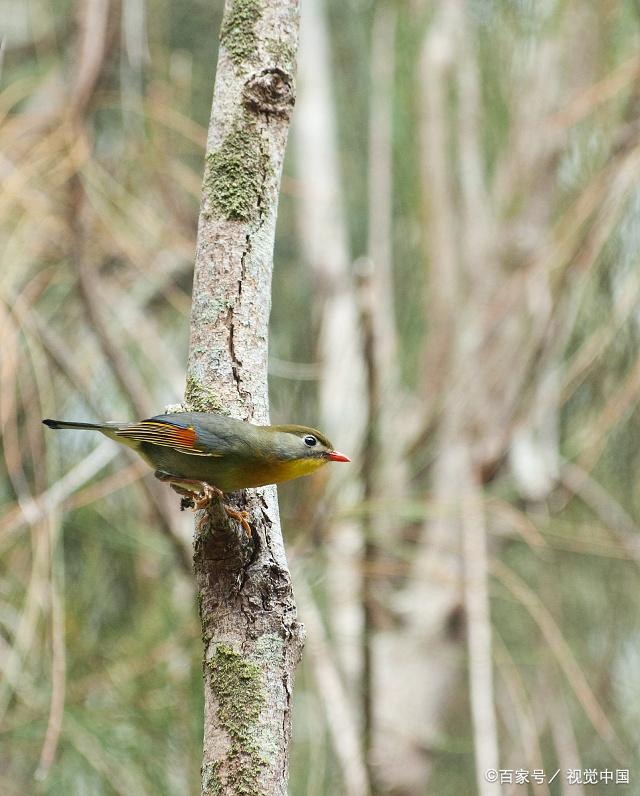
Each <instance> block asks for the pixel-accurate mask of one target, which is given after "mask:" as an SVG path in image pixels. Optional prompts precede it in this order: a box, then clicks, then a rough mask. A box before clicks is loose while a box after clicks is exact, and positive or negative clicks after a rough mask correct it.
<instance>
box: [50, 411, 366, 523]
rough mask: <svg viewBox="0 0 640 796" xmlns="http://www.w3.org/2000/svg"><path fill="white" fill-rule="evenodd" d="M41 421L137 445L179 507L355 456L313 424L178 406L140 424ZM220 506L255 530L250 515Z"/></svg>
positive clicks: (198, 504)
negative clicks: (267, 422) (271, 422)
mask: <svg viewBox="0 0 640 796" xmlns="http://www.w3.org/2000/svg"><path fill="white" fill-rule="evenodd" d="M42 422H43V423H44V424H45V425H46V426H48V427H49V428H53V429H77V430H84V431H98V432H100V433H101V434H104V436H105V437H109V438H110V439H112V440H115V441H116V442H119V443H121V444H122V445H126V446H127V447H128V448H132V449H133V450H134V451H135V452H136V453H138V454H139V455H140V456H141V457H142V458H143V459H144V460H145V462H146V463H147V464H149V465H150V466H151V467H153V469H154V470H155V472H154V475H155V477H156V478H158V479H159V480H160V481H162V482H166V483H168V484H169V485H170V486H171V487H172V489H174V490H175V491H176V492H178V494H180V495H181V496H182V497H183V501H182V508H185V507H191V508H194V509H195V508H197V509H201V508H205V507H206V506H207V505H208V504H209V503H210V501H211V500H212V499H213V498H214V496H217V497H218V498H220V499H222V496H223V494H224V493H226V492H236V491H238V490H240V489H250V488H254V487H260V486H266V485H267V484H279V483H281V482H283V481H290V480H292V479H294V478H299V477H301V476H304V475H309V474H310V473H312V472H314V471H315V470H317V469H318V468H320V467H323V466H324V465H325V464H327V463H328V462H350V461H351V459H349V457H348V456H345V455H344V454H343V453H339V452H338V451H337V450H335V448H334V447H333V445H332V444H331V442H329V440H328V439H327V437H325V436H324V434H322V433H321V432H320V431H317V430H316V429H314V428H308V427H307V426H298V425H275V426H258V425H254V424H253V423H249V422H246V421H243V420H236V419H234V418H232V417H228V416H227V415H223V414H219V413H214V412H176V413H173V414H163V415H155V416H154V417H150V418H147V419H146V420H140V421H139V422H137V423H117V422H104V423H85V422H78V421H71V420H52V419H51V418H46V419H44V420H43V421H42ZM223 507H224V509H225V511H226V512H227V514H228V515H229V516H230V517H232V518H233V519H236V520H237V521H238V522H240V523H241V524H242V526H243V528H244V530H245V532H246V533H247V534H248V535H249V536H251V527H250V525H249V523H248V515H247V513H246V512H239V511H236V510H235V509H233V508H231V507H230V506H228V505H226V504H225V503H223Z"/></svg>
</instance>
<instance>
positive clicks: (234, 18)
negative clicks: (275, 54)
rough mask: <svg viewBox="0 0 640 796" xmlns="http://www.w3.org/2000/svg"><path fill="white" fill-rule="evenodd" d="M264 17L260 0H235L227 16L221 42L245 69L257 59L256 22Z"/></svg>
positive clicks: (239, 65)
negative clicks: (249, 62)
mask: <svg viewBox="0 0 640 796" xmlns="http://www.w3.org/2000/svg"><path fill="white" fill-rule="evenodd" d="M261 16H262V9H261V7H260V2H259V0H234V2H233V4H232V6H231V8H230V10H229V13H228V14H227V15H226V16H225V19H224V22H223V23H222V29H221V31H220V41H221V43H222V44H223V45H224V46H225V47H226V49H227V51H228V53H229V55H230V56H231V59H232V61H233V62H234V64H235V65H236V66H238V67H243V66H244V65H245V64H246V62H247V61H252V60H254V58H255V57H256V48H257V36H256V31H255V26H256V22H257V21H258V20H259V19H260V17H261Z"/></svg>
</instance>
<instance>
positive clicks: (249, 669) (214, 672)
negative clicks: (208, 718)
mask: <svg viewBox="0 0 640 796" xmlns="http://www.w3.org/2000/svg"><path fill="white" fill-rule="evenodd" d="M208 666H209V669H210V671H211V687H212V689H213V692H214V694H215V696H216V698H217V700H218V720H219V721H220V725H221V726H222V727H224V729H225V730H226V731H227V733H228V735H229V738H230V739H231V745H230V747H229V751H228V753H227V760H228V763H229V768H230V770H232V771H233V782H232V783H230V785H231V787H232V788H233V791H234V792H235V793H237V794H238V796H259V794H261V793H262V792H263V789H262V788H261V787H260V772H261V770H262V769H263V768H264V767H265V766H267V765H268V761H267V760H266V759H265V757H264V754H263V750H262V749H261V743H260V725H259V720H260V712H261V711H262V709H263V708H264V706H265V704H266V701H267V698H266V692H265V687H264V684H263V682H262V671H261V668H260V666H259V665H258V664H257V663H255V662H253V661H251V660H249V659H248V658H246V657H244V656H243V655H242V654H241V653H239V652H235V650H233V649H231V647H229V646H227V645H225V644H218V646H217V648H216V651H215V654H214V656H213V658H212V659H211V660H210V661H209V662H208Z"/></svg>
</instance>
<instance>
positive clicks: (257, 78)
mask: <svg viewBox="0 0 640 796" xmlns="http://www.w3.org/2000/svg"><path fill="white" fill-rule="evenodd" d="M295 101H296V96H295V91H294V87H293V80H292V78H291V77H290V76H289V75H288V74H287V73H286V72H284V71H283V70H282V69H278V67H276V66H274V67H270V68H268V69H263V70H262V71H260V72H258V73H256V74H254V75H252V76H251V77H250V78H249V80H247V82H246V83H245V84H244V88H243V90H242V104H243V105H244V106H245V108H247V109H249V110H251V111H254V112H255V113H266V114H267V115H269V116H279V117H281V118H284V119H288V118H289V116H290V115H291V111H292V109H293V106H294V104H295Z"/></svg>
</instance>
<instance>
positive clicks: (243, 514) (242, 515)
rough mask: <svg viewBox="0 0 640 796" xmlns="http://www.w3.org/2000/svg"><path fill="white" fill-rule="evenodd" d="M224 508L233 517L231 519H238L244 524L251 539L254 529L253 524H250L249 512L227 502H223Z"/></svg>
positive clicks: (245, 530)
mask: <svg viewBox="0 0 640 796" xmlns="http://www.w3.org/2000/svg"><path fill="white" fill-rule="evenodd" d="M222 508H223V509H224V510H225V511H226V512H227V516H229V517H231V519H233V520H237V522H239V523H240V525H242V527H243V528H244V532H245V533H246V535H247V537H248V538H249V539H251V538H252V536H253V531H252V530H251V526H250V525H249V512H248V511H238V510H237V509H234V508H231V506H227V504H226V503H223V504H222Z"/></svg>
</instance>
